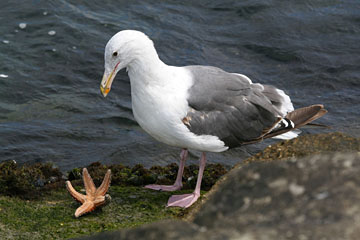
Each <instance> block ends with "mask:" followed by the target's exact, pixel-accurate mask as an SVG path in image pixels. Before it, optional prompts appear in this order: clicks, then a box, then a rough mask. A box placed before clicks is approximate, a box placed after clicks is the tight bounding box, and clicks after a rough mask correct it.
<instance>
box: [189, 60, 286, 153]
mask: <svg viewBox="0 0 360 240" xmlns="http://www.w3.org/2000/svg"><path fill="white" fill-rule="evenodd" d="M186 68H187V69H188V70H189V71H190V72H191V73H192V76H193V79H194V84H193V86H191V88H190V89H189V92H188V94H189V95H188V99H187V100H188V104H189V111H188V113H187V116H186V117H185V118H184V119H183V122H184V124H185V125H186V126H187V127H188V129H189V130H190V131H191V132H193V133H195V134H198V135H203V134H206V135H215V136H218V137H219V139H221V140H222V141H224V142H225V145H226V146H228V147H230V148H231V147H236V146H239V145H242V144H246V143H249V142H253V141H256V140H259V139H260V138H261V137H262V136H263V135H264V133H266V132H267V131H269V130H270V129H271V128H272V127H273V126H274V125H275V124H276V123H277V122H278V121H279V117H278V116H279V115H280V113H279V112H278V110H277V109H276V108H275V107H274V106H273V104H272V101H271V100H270V99H269V98H268V97H266V96H265V95H264V94H263V93H262V91H263V90H264V87H263V86H262V85H259V84H251V83H250V82H249V81H248V80H247V79H246V78H244V77H243V76H241V75H238V74H234V73H228V72H225V71H223V70H221V69H219V68H215V67H209V66H187V67H186Z"/></svg>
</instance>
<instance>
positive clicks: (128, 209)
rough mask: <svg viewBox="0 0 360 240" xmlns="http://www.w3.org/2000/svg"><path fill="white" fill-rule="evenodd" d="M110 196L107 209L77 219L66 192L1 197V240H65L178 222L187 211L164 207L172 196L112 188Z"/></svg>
mask: <svg viewBox="0 0 360 240" xmlns="http://www.w3.org/2000/svg"><path fill="white" fill-rule="evenodd" d="M77 190H79V191H80V189H79V188H78V189H77ZM188 192H191V191H190V190H187V191H179V192H177V193H180V194H181V193H188ZM109 194H110V195H111V197H112V200H111V202H110V203H109V204H108V205H106V206H104V207H103V208H100V209H97V210H95V211H94V212H92V213H90V214H87V215H84V216H82V217H80V218H78V219H77V218H75V217H74V212H75V210H76V208H77V207H78V206H79V204H78V203H77V202H75V201H74V200H73V199H72V198H71V197H70V195H69V194H68V193H67V192H66V190H65V189H63V190H56V191H51V192H48V194H47V195H46V196H43V197H41V199H38V200H25V199H21V198H18V197H8V196H0V239H27V238H31V239H67V238H72V237H78V236H81V235H88V234H92V233H96V232H101V231H108V230H115V229H119V228H125V227H135V226H138V225H141V224H145V223H150V222H154V221H157V220H161V219H168V218H177V217H181V216H182V215H183V214H184V213H185V212H186V211H187V210H184V209H181V208H166V207H165V206H166V202H167V200H168V198H169V197H170V195H171V194H173V193H168V192H155V191H152V190H148V189H144V188H142V187H121V186H112V187H111V188H110V190H109Z"/></svg>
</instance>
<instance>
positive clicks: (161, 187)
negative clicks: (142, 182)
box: [145, 149, 188, 192]
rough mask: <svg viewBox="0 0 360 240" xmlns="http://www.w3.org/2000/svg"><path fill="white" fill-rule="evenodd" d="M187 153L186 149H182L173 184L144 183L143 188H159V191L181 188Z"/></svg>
mask: <svg viewBox="0 0 360 240" xmlns="http://www.w3.org/2000/svg"><path fill="white" fill-rule="evenodd" d="M187 155H188V150H187V149H183V150H182V151H181V154H180V166H179V170H178V173H177V176H176V180H175V183H174V184H173V185H157V184H150V185H146V186H145V188H149V189H153V190H159V191H167V192H171V191H176V190H180V189H181V188H182V176H183V174H184V167H185V161H186V157H187Z"/></svg>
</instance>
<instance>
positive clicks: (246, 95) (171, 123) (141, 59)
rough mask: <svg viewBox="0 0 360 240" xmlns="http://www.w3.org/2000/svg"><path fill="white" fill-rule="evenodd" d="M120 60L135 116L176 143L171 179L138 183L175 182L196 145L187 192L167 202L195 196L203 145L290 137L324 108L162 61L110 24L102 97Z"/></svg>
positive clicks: (218, 73)
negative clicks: (195, 166) (193, 178)
mask: <svg viewBox="0 0 360 240" xmlns="http://www.w3.org/2000/svg"><path fill="white" fill-rule="evenodd" d="M123 68H126V69H127V71H128V74H129V77H130V84H131V100H132V109H133V114H134V117H135V119H136V121H137V122H138V123H139V125H140V126H141V127H142V128H143V129H144V130H145V131H146V132H147V133H148V134H150V135H151V136H153V137H154V138H155V139H157V140H158V141H160V142H163V143H165V144H168V145H171V146H175V147H179V148H182V152H181V155H180V165H179V170H178V174H177V178H176V181H175V183H174V184H173V185H170V186H167V185H155V184H151V185H147V186H145V187H146V188H150V189H154V190H162V191H175V190H179V189H181V187H182V175H183V171H184V165H185V161H186V157H187V154H188V149H194V150H198V151H202V154H201V157H200V167H199V174H198V179H197V184H196V187H195V190H194V192H193V193H192V194H183V195H173V196H171V197H170V199H169V201H168V206H179V207H189V206H191V205H192V204H193V203H194V202H195V201H196V200H197V199H198V198H199V196H200V187H201V180H202V175H203V171H204V168H205V164H206V155H205V152H222V151H225V150H227V149H229V148H234V147H239V146H242V145H245V144H251V143H256V142H259V141H262V140H263V139H266V138H279V139H291V138H294V137H297V135H298V134H299V132H300V131H299V130H298V129H297V128H299V127H301V126H304V125H306V124H309V123H310V122H312V121H313V120H315V119H317V118H319V117H321V116H323V115H324V114H325V113H326V112H327V111H326V110H325V109H324V107H323V106H322V105H321V104H317V105H312V106H308V107H303V108H300V109H296V110H294V107H293V105H292V103H291V100H290V97H289V96H288V95H286V94H285V93H284V91H282V90H280V89H277V88H275V87H273V86H270V85H263V84H259V83H252V81H251V80H250V79H249V78H248V77H246V76H244V75H242V74H239V73H229V72H225V71H224V70H222V69H220V68H216V67H210V66H185V67H175V66H169V65H166V64H165V63H163V62H162V61H161V60H160V58H159V56H158V54H157V52H156V50H155V47H154V44H153V42H152V41H151V40H150V39H149V38H148V37H147V36H146V35H145V34H144V33H142V32H139V31H135V30H124V31H120V32H118V33H117V34H115V35H114V36H113V37H112V38H111V39H110V40H109V42H108V43H107V45H106V47H105V72H104V76H103V79H102V81H101V85H100V89H101V92H102V94H103V96H104V97H106V96H107V95H108V93H109V92H110V89H111V86H112V84H113V81H114V78H115V76H116V74H117V73H118V71H120V70H121V69H123Z"/></svg>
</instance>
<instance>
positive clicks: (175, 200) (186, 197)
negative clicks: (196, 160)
mask: <svg viewBox="0 0 360 240" xmlns="http://www.w3.org/2000/svg"><path fill="white" fill-rule="evenodd" d="M205 165H206V155H205V153H204V152H203V153H202V154H201V158H200V164H199V174H198V178H197V182H196V187H195V190H194V192H193V193H191V194H182V195H172V196H171V197H170V198H169V201H168V204H167V206H168V207H183V208H188V207H190V206H191V205H192V204H193V203H194V202H196V200H197V199H198V198H199V197H200V187H201V180H202V177H203V174H204V169H205Z"/></svg>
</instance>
